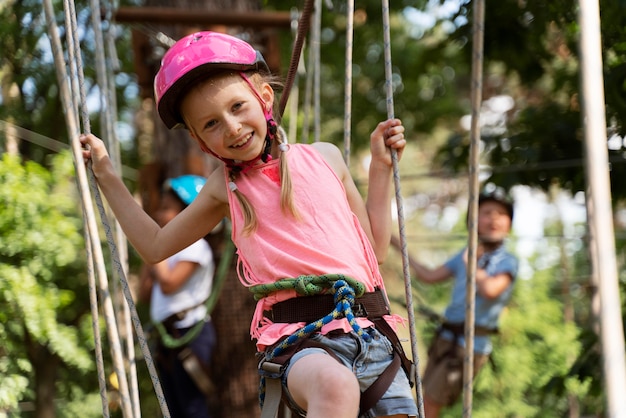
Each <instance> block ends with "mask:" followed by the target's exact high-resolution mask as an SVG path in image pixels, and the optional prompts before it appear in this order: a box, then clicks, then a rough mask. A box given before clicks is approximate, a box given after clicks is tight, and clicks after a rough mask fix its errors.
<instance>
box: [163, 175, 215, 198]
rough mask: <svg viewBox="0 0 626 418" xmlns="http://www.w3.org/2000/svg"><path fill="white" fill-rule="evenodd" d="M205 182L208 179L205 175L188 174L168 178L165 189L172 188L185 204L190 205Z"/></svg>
mask: <svg viewBox="0 0 626 418" xmlns="http://www.w3.org/2000/svg"><path fill="white" fill-rule="evenodd" d="M205 183H206V179H205V178H204V177H201V176H196V175H192V174H187V175H184V176H180V177H174V178H171V179H167V180H166V181H165V184H164V189H165V190H168V189H171V190H172V191H173V192H174V193H175V194H176V196H178V197H179V198H180V200H182V201H183V203H184V204H185V205H190V204H191V202H193V201H194V199H195V198H196V197H197V196H198V193H200V189H202V187H203V186H204V184H205Z"/></svg>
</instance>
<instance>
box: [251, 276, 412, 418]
mask: <svg viewBox="0 0 626 418" xmlns="http://www.w3.org/2000/svg"><path fill="white" fill-rule="evenodd" d="M352 285H354V286H355V287H357V289H358V291H355V289H354V287H353V286H352ZM286 289H293V290H296V293H298V294H299V295H301V296H300V297H296V298H291V299H288V300H285V301H282V302H278V303H276V304H274V305H273V306H272V309H271V310H270V311H266V313H265V316H266V317H267V318H269V319H271V320H272V321H273V322H283V323H299V322H305V323H307V325H305V326H303V327H302V328H300V329H299V330H298V331H296V332H295V333H293V334H292V335H290V336H288V337H286V338H284V339H283V340H281V341H280V342H278V343H277V344H275V345H274V346H273V347H271V348H269V349H268V350H266V353H265V356H264V358H263V359H262V360H261V361H260V363H259V374H260V376H261V381H260V385H259V402H260V404H261V408H262V415H261V418H273V417H275V416H276V413H277V411H278V407H279V405H280V401H281V400H282V399H283V393H282V376H283V374H284V372H285V369H286V365H287V364H288V362H289V360H290V359H291V357H292V356H293V355H294V354H295V353H297V352H298V351H300V350H302V349H305V348H311V347H317V348H322V349H324V350H326V351H327V352H328V353H329V354H330V355H331V356H332V357H333V358H335V359H336V360H338V361H340V360H339V359H338V358H337V356H336V355H335V354H334V353H333V352H332V351H330V350H329V349H327V348H326V347H325V346H324V345H322V344H319V343H317V342H315V341H312V340H311V339H309V338H308V337H309V336H310V335H311V334H313V333H314V332H319V331H320V330H321V328H322V327H323V326H324V325H326V324H327V323H329V322H331V321H332V320H334V319H340V318H344V317H345V318H346V319H347V320H348V322H349V323H350V325H351V326H352V329H353V331H354V332H355V334H356V335H357V336H358V337H359V338H362V339H363V340H365V341H369V340H370V338H371V337H370V336H369V334H368V333H367V332H365V331H364V330H363V329H362V328H361V327H360V326H359V325H358V324H357V323H356V319H355V318H356V317H366V318H368V319H369V320H370V321H372V322H373V323H374V324H375V327H376V328H377V329H378V330H379V331H380V332H381V333H382V334H383V335H385V337H387V338H388V339H389V341H390V342H391V343H392V345H393V347H394V356H393V360H392V362H391V364H390V365H389V366H388V367H387V368H386V369H385V371H384V372H383V373H382V374H381V375H380V376H379V377H378V378H377V380H376V381H375V382H374V383H373V384H372V385H370V386H369V387H368V388H367V389H366V390H365V391H364V392H363V393H362V394H361V402H360V410H361V411H367V410H369V409H371V408H372V407H374V405H375V404H376V403H377V402H378V400H379V399H380V398H381V397H382V396H383V395H384V393H385V392H386V391H387V389H388V388H389V385H390V384H391V382H392V381H393V379H394V378H395V376H396V373H397V371H398V370H399V368H400V366H402V367H403V368H404V370H405V372H406V374H407V376H408V377H409V380H410V381H411V382H413V381H412V379H411V376H412V374H413V373H414V367H413V364H412V362H411V361H410V360H409V359H408V358H407V357H406V355H405V354H404V350H403V348H402V344H401V343H400V341H399V339H398V337H397V335H396V333H395V331H393V329H392V328H391V327H390V326H389V324H387V322H386V321H385V319H384V318H383V316H384V315H389V314H390V310H389V304H388V302H387V300H386V298H385V295H384V294H383V292H382V291H381V290H380V289H376V290H375V291H374V292H368V293H365V291H364V289H365V287H364V286H363V284H362V283H360V282H358V281H357V280H354V279H352V278H350V277H348V276H344V275H341V274H333V275H330V274H329V275H322V276H300V277H297V278H295V279H283V280H279V281H277V282H275V283H272V284H261V285H256V286H253V287H251V288H250V290H251V291H252V292H253V293H254V295H255V299H257V300H259V299H260V298H262V297H265V296H268V295H270V294H272V293H274V292H277V291H280V290H286ZM325 289H329V290H330V294H320V293H322V292H323V291H324V290H325ZM328 312H330V313H328ZM266 399H267V400H268V401H267V402H266ZM285 404H286V405H288V404H289V403H288V402H285Z"/></svg>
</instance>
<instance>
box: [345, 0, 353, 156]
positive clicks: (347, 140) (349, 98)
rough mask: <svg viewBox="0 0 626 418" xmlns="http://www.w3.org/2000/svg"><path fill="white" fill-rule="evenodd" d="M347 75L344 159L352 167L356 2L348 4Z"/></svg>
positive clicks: (351, 0) (349, 0) (349, 1)
mask: <svg viewBox="0 0 626 418" xmlns="http://www.w3.org/2000/svg"><path fill="white" fill-rule="evenodd" d="M347 8H348V10H347V23H346V74H345V85H344V118H343V159H344V161H345V162H346V165H347V166H348V167H350V146H351V144H350V139H351V138H350V137H351V135H352V130H351V124H352V49H353V39H354V0H348V2H347Z"/></svg>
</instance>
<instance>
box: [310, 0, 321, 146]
mask: <svg viewBox="0 0 626 418" xmlns="http://www.w3.org/2000/svg"><path fill="white" fill-rule="evenodd" d="M314 17H315V21H314V23H313V36H312V39H313V40H314V42H313V54H314V56H315V59H314V60H313V65H314V69H313V141H314V142H319V141H320V136H321V135H320V130H321V129H320V73H321V66H320V50H321V37H322V0H315V16H314Z"/></svg>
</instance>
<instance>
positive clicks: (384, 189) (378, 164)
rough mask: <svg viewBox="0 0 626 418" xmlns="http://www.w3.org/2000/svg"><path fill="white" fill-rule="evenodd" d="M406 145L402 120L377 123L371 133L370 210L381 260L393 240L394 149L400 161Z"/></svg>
mask: <svg viewBox="0 0 626 418" xmlns="http://www.w3.org/2000/svg"><path fill="white" fill-rule="evenodd" d="M405 146H406V140H405V139H404V126H402V122H401V121H400V120H399V119H390V120H386V121H384V122H381V123H379V124H378V126H376V128H375V129H374V131H373V132H372V134H371V135H370V151H371V155H372V161H371V163H370V168H369V185H368V191H367V201H366V204H365V206H366V210H367V216H368V219H369V223H370V225H371V230H372V236H373V239H374V241H373V245H374V251H375V252H376V256H377V257H378V261H379V263H382V262H383V261H384V259H385V258H386V257H387V251H388V249H389V243H390V240H391V228H392V226H391V196H392V191H393V184H392V181H391V179H392V174H393V164H392V159H391V148H393V149H395V150H396V152H397V155H398V160H399V159H400V157H401V156H402V151H403V150H404V147H405Z"/></svg>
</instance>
